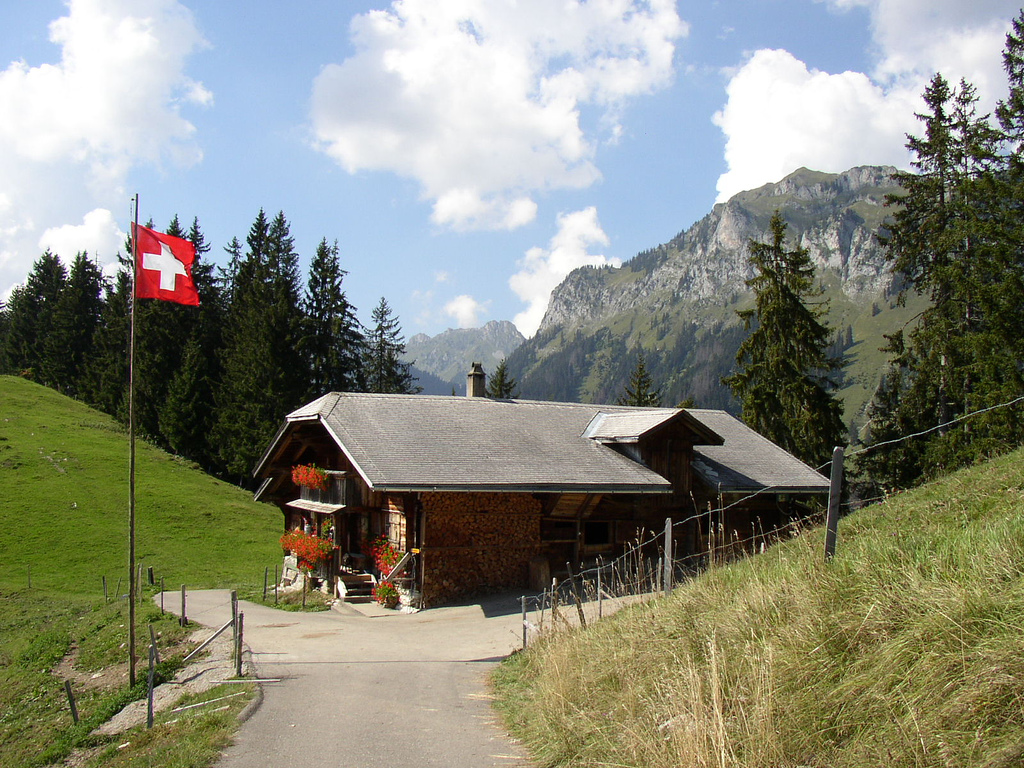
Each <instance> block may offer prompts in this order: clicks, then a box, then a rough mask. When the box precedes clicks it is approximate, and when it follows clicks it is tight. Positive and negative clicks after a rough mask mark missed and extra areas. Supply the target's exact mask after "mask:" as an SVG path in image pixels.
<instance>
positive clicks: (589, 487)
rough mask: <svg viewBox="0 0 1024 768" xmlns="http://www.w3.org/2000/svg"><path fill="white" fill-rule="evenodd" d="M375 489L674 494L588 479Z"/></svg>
mask: <svg viewBox="0 0 1024 768" xmlns="http://www.w3.org/2000/svg"><path fill="white" fill-rule="evenodd" d="M371 490H374V491H380V492H383V493H593V494H606V495H607V494H641V495H651V494H670V493H672V492H673V488H672V486H671V485H593V484H584V483H557V484H555V483H521V484H519V483H517V484H508V483H447V484H436V483H400V482H392V483H376V484H375V485H373V486H372V487H371Z"/></svg>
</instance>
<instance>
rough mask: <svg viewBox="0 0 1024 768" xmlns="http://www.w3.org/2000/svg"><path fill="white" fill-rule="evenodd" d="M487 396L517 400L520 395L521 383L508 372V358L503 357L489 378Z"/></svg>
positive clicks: (494, 398)
mask: <svg viewBox="0 0 1024 768" xmlns="http://www.w3.org/2000/svg"><path fill="white" fill-rule="evenodd" d="M487 397H489V398H491V399H493V400H515V399H516V398H517V397H519V384H518V383H516V380H515V379H514V378H512V375H511V374H510V373H509V372H508V359H507V358H502V360H501V362H500V363H498V366H497V367H496V368H495V369H494V373H493V374H492V375H491V377H490V378H489V379H488V380H487Z"/></svg>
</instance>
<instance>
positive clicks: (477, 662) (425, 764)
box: [168, 590, 529, 768]
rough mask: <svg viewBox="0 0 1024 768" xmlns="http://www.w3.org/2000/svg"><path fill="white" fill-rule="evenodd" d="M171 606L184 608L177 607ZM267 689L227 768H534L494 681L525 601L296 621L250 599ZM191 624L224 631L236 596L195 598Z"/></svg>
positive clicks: (247, 606) (517, 634) (250, 637)
mask: <svg viewBox="0 0 1024 768" xmlns="http://www.w3.org/2000/svg"><path fill="white" fill-rule="evenodd" d="M168 601H169V602H168V604H170V603H171V602H173V600H171V598H168ZM239 610H241V611H242V612H244V614H245V619H244V637H245V643H246V645H247V646H248V647H249V648H250V649H251V651H252V657H253V661H254V662H255V664H256V668H257V673H258V674H259V676H260V677H262V678H281V682H279V683H266V684H264V700H263V704H262V705H261V706H260V708H259V709H258V710H257V711H256V712H255V714H253V716H252V717H251V718H250V719H249V720H248V721H246V723H244V724H243V725H242V727H241V730H240V731H239V733H238V735H237V737H236V740H235V744H234V745H233V746H231V747H229V748H228V749H227V750H226V751H225V752H224V756H223V758H222V759H221V760H220V761H219V762H218V764H217V767H218V768H264V767H265V766H289V765H295V766H300V765H301V766H303V768H319V766H324V767H325V768H326V767H327V766H330V767H331V768H371V766H372V768H379V767H380V766H382V765H405V766H417V767H418V768H434V767H435V766H436V767H437V768H487V767H488V766H512V767H513V768H524V767H525V766H528V765H529V763H528V762H527V761H526V759H525V756H524V752H523V750H522V749H521V748H520V747H519V746H518V745H516V744H514V743H513V742H512V741H511V740H510V739H508V737H507V736H506V735H505V734H504V732H503V730H502V729H501V727H500V724H499V722H498V720H497V717H496V716H495V714H494V712H493V711H492V709H491V706H490V699H489V695H488V689H487V683H486V677H487V675H488V673H489V672H490V671H491V670H492V669H493V668H494V665H495V664H496V663H497V662H498V661H499V660H500V659H501V658H503V657H504V656H506V655H507V654H508V653H509V652H511V651H512V650H515V649H516V648H518V647H519V645H520V643H521V637H522V624H521V616H520V613H519V611H518V606H517V600H516V599H515V598H504V599H501V598H497V599H493V600H488V601H485V602H483V603H482V604H478V605H467V606H457V607H450V608H435V609H432V610H429V611H423V612H420V613H417V614H398V613H395V612H393V611H385V610H384V609H382V608H378V607H376V606H359V608H358V609H357V608H356V607H354V606H341V607H340V609H339V608H335V609H334V610H331V611H326V612H323V613H306V614H301V613H292V612H285V611H278V610H274V609H273V608H268V607H266V606H261V605H256V604H254V603H248V602H245V601H242V602H241V603H240V604H239ZM187 612H188V617H189V619H190V620H192V621H197V622H200V623H202V624H205V625H207V626H211V627H214V626H216V627H219V626H221V625H222V624H224V623H225V622H226V621H227V620H228V619H229V618H230V616H231V607H230V597H229V593H228V592H227V591H224V590H208V591H197V592H189V593H188V603H187Z"/></svg>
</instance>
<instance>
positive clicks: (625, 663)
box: [495, 451, 1024, 768]
mask: <svg viewBox="0 0 1024 768" xmlns="http://www.w3.org/2000/svg"><path fill="white" fill-rule="evenodd" d="M822 546H823V543H822V532H821V531H820V530H814V531H810V532H807V533H805V534H803V535H801V536H799V537H797V538H794V539H792V540H789V541H787V542H785V543H783V544H780V545H778V546H776V547H773V548H772V549H771V550H769V551H768V552H766V553H765V554H763V555H760V556H757V557H753V558H749V559H748V560H746V561H744V562H741V563H738V564H735V565H732V566H728V567H721V568H718V569H715V570H712V571H710V572H708V573H706V574H704V575H703V576H702V577H700V578H698V579H695V580H694V581H692V582H690V583H687V584H685V585H683V586H681V587H679V588H677V589H676V590H675V591H674V592H673V593H672V594H671V595H670V596H668V597H667V598H661V599H656V600H653V601H651V602H648V603H645V604H642V605H638V606H634V607H631V608H628V609H623V610H622V611H620V612H619V613H617V614H616V615H614V616H612V617H610V618H609V619H606V620H604V621H601V622H598V623H596V624H593V625H591V626H590V627H589V628H587V629H584V630H565V631H562V632H559V633H556V634H553V635H550V636H548V638H547V639H546V640H542V641H541V642H538V643H535V644H534V645H533V646H532V647H531V648H530V649H529V650H528V651H526V652H524V653H520V654H517V655H516V656H514V657H512V658H510V659H509V660H507V661H506V662H505V663H504V664H503V665H502V667H501V668H500V669H499V671H498V673H497V675H496V678H495V680H496V689H497V696H498V704H499V708H500V709H501V710H502V711H503V713H504V714H505V716H506V720H507V723H508V725H509V727H510V728H512V729H513V732H514V733H516V734H517V735H518V736H519V737H520V738H521V739H522V740H523V741H524V742H525V744H526V745H527V746H528V747H529V749H530V751H531V752H532V754H533V755H534V757H535V758H536V760H537V762H538V764H539V765H541V766H598V765H600V766H610V765H614V766H644V767H645V768H646V767H648V766H650V767H652V768H656V767H658V766H666V767H667V766H694V767H697V766H717V767H719V768H727V767H728V766H743V768H760V767H761V766H763V767H764V768H768V767H769V766H771V768H785V767H791V768H796V767H797V766H808V767H812V766H813V767H814V768H819V767H820V768H825V766H828V767H829V768H844V767H850V768H852V767H857V768H861V767H865V768H866V767H867V766H881V765H884V766H887V767H890V768H892V767H894V766H915V768H925V767H928V766H935V767H936V768H938V767H939V766H942V767H943V768H946V767H948V766H984V767H985V768H1011V766H1013V767H1018V766H1021V765H1024V452H1021V451H1018V452H1016V453H1014V454H1011V455H1009V456H1005V457H1002V458H999V459H996V460H994V461H992V462H990V463H988V464H985V465H983V466H978V467H974V468H971V469H969V470H966V471H962V472H959V473H957V474H955V475H952V476H949V477H948V478H945V479H943V480H941V481H938V482H934V483H931V484H929V485H927V486H924V487H921V488H919V489H917V490H914V491H912V492H907V493H903V494H899V495H897V496H895V497H893V498H890V499H889V500H888V501H886V502H885V503H883V504H879V505H876V506H872V507H869V508H866V509H864V510H861V511H859V512H856V513H853V514H851V515H850V516H848V517H846V518H844V519H843V520H842V521H841V523H840V531H839V548H838V551H837V556H836V558H835V559H834V560H833V561H832V562H831V563H829V564H826V563H824V562H823V558H822Z"/></svg>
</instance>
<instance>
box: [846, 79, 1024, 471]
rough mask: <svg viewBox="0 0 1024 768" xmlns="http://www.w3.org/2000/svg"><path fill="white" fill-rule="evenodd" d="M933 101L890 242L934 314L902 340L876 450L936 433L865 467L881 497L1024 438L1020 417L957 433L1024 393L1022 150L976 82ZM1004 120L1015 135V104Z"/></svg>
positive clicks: (934, 85)
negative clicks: (997, 123)
mask: <svg viewBox="0 0 1024 768" xmlns="http://www.w3.org/2000/svg"><path fill="white" fill-rule="evenodd" d="M1012 93H1013V88H1012V87H1011V95H1012ZM924 101H925V105H926V108H927V111H926V112H925V113H924V114H921V115H918V117H919V119H920V120H921V121H922V123H923V125H924V136H923V137H916V136H910V137H909V139H908V143H907V146H908V148H910V149H911V150H912V151H913V153H914V155H915V159H914V168H915V171H916V173H898V174H896V176H895V178H896V180H897V181H899V182H900V184H901V185H902V186H903V188H904V189H905V190H906V193H905V194H903V195H897V196H891V197H890V199H889V202H890V204H892V205H894V206H895V205H898V206H899V208H898V209H897V210H896V211H895V212H894V214H893V216H892V220H891V222H890V225H889V230H890V234H889V235H888V237H887V238H885V239H884V241H883V242H884V244H885V246H886V248H887V256H888V258H889V259H890V260H891V261H892V265H893V266H892V269H893V272H894V273H895V274H898V275H900V276H901V277H902V278H903V279H904V280H905V281H906V283H907V284H908V286H909V289H910V290H914V291H916V292H917V293H920V294H923V295H925V296H927V298H928V299H929V301H930V304H929V306H928V308H927V309H925V310H924V312H922V314H921V316H920V317H919V318H918V320H917V322H916V324H914V325H913V326H912V327H911V328H909V329H908V330H907V332H906V333H905V334H903V333H900V334H894V335H893V336H891V337H890V343H889V347H888V348H887V351H888V352H890V354H891V355H892V358H891V363H890V366H891V371H890V374H889V375H888V377H887V382H886V388H885V389H884V391H883V392H882V393H880V394H881V395H884V397H880V398H879V400H878V402H876V403H875V404H874V405H873V407H872V422H871V424H870V429H871V431H870V438H869V441H870V443H871V444H877V443H883V442H886V439H885V437H887V436H889V435H894V433H897V432H899V433H900V434H902V435H909V434H913V433H918V432H927V434H926V435H924V436H922V437H920V438H914V439H913V440H901V441H899V442H895V443H892V444H889V445H884V446H880V447H879V448H877V449H873V450H871V451H869V454H867V455H866V456H865V457H864V458H863V459H861V461H860V462H859V464H858V466H859V468H860V469H862V470H863V471H864V472H866V473H867V474H868V476H869V479H870V481H871V482H872V483H874V484H875V485H876V486H881V487H891V486H906V485H907V484H909V483H910V482H913V481H915V480H916V479H918V478H919V477H921V476H925V477H927V476H932V475H935V474H938V473H940V472H944V471H948V470H951V469H953V468H956V467H958V466H961V465H963V464H965V463H969V462H972V461H974V460H975V459H977V458H979V457H981V456H984V455H988V454H989V453H991V452H994V451H1000V450H1005V449H1006V448H1008V447H1010V446H1012V445H1015V444H1016V443H1017V442H1018V441H1019V440H1020V439H1021V438H1022V437H1024V431H1022V429H1021V423H1020V418H1019V416H1018V415H1017V414H1016V413H1015V412H1014V411H1012V410H1003V411H999V412H996V413H992V414H989V415H987V416H985V417H983V418H981V419H976V420H972V422H971V423H970V424H969V425H965V426H964V427H955V428H954V427H953V426H952V423H953V422H954V420H957V419H959V417H961V416H963V415H965V414H968V413H971V412H973V411H977V410H980V409H981V408H983V407H986V406H990V405H996V404H998V403H1000V402H1006V401H1007V400H1009V399H1011V398H1012V397H1013V396H1015V395H1016V394H1019V393H1020V392H1021V391H1024V386H1022V384H1024V382H1022V377H1021V371H1020V369H1019V366H1018V361H1019V359H1020V353H1021V352H1022V351H1024V350H1022V346H1021V336H1022V335H1024V323H1022V320H1021V313H1020V306H1021V300H1022V296H1024V292H1022V291H1021V286H1022V285H1024V280H1022V263H1021V257H1020V248H1019V246H1018V245H1017V243H1019V242H1021V241H1020V237H1019V235H1020V232H1021V227H1020V224H1019V213H1018V211H1019V206H1018V205H1017V204H1016V203H1015V202H1014V201H1013V197H1014V195H1013V192H1012V189H1013V182H1012V180H1013V178H1014V177H1015V175H1016V173H1017V171H1016V170H1015V161H1013V159H1012V157H1010V158H1009V159H1007V158H1006V157H1005V155H1004V153H1002V152H1001V145H1002V143H1003V141H1004V139H1005V138H1006V137H1009V138H1010V142H1011V145H1012V144H1013V143H1014V139H1013V137H1012V131H1011V132H1010V133H1007V134H1006V136H1005V137H1004V136H1001V135H1000V134H999V132H997V131H996V130H995V129H993V128H992V126H991V124H990V123H989V119H988V116H979V115H978V114H977V111H976V105H977V96H976V94H975V89H974V88H973V86H971V85H970V84H969V83H966V82H964V81H961V83H960V84H959V86H958V87H957V88H951V87H950V86H949V84H948V83H947V82H946V80H945V79H944V78H943V77H942V76H941V75H936V76H935V77H933V79H932V81H931V83H930V84H929V86H928V88H927V89H926V90H925V93H924ZM1001 117H1002V118H1003V119H1005V120H1006V123H1005V124H1006V125H1007V126H1010V128H1012V125H1013V119H1012V115H1011V114H1010V112H1009V111H1008V108H1006V107H1005V105H1004V108H1003V109H1002V114H1001ZM1001 166H1002V167H1001ZM904 296H905V292H904V293H903V294H901V300H902V299H903V297H904ZM889 439H895V437H894V436H893V437H889Z"/></svg>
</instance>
